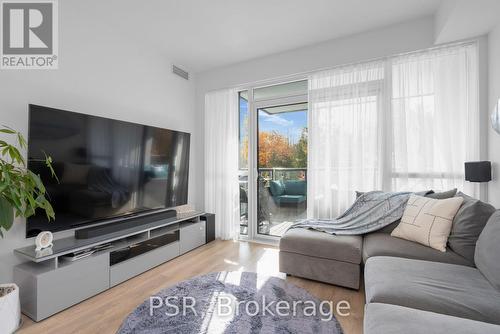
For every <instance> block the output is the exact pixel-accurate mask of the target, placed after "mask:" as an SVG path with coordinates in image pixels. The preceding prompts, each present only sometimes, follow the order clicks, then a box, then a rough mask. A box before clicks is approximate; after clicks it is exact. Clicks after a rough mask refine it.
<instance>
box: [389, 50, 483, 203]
mask: <svg viewBox="0 0 500 334" xmlns="http://www.w3.org/2000/svg"><path fill="white" fill-rule="evenodd" d="M391 69H392V129H393V131H392V134H393V135H392V138H391V139H392V150H393V155H392V156H393V160H392V172H393V175H392V187H391V188H392V189H394V190H422V189H439V190H447V189H451V188H458V189H460V190H462V191H464V192H465V193H467V194H469V195H471V196H474V197H478V196H479V189H478V186H477V185H476V184H474V183H470V182H465V181H464V162H465V161H474V160H479V106H478V63H477V49H476V45H475V44H474V45H466V46H453V47H447V48H442V49H437V50H430V51H424V52H420V53H416V54H410V55H405V56H400V57H395V58H393V59H391Z"/></svg>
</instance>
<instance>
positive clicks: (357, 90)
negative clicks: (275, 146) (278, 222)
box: [307, 62, 384, 219]
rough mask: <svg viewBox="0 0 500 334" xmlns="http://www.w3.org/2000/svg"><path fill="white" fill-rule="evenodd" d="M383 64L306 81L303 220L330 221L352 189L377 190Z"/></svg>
mask: <svg viewBox="0 0 500 334" xmlns="http://www.w3.org/2000/svg"><path fill="white" fill-rule="evenodd" d="M383 104H384V63H383V62H371V63H367V64H360V65H354V66H347V67H342V68H339V69H335V70H331V71H326V72H321V73H317V74H313V75H311V76H310V78H309V111H308V127H309V131H308V135H309V144H308V181H307V182H308V183H307V194H308V203H307V215H308V217H309V218H325V219H326V218H330V219H331V218H335V217H337V216H338V215H339V214H340V213H341V212H342V211H344V210H345V209H347V208H348V207H349V206H350V205H351V204H352V202H353V200H354V198H355V191H369V190H374V189H380V188H381V186H382V178H383V175H382V172H383V168H382V163H383V159H382V156H383V145H382V144H383V139H382V132H383V130H382V125H383V121H382V117H383V114H382V106H383Z"/></svg>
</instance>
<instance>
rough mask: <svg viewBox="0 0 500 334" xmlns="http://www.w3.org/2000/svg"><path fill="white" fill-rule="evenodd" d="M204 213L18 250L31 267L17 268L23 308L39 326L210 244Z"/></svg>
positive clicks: (24, 264) (15, 271)
mask: <svg viewBox="0 0 500 334" xmlns="http://www.w3.org/2000/svg"><path fill="white" fill-rule="evenodd" d="M201 215H202V213H196V214H192V215H187V216H184V217H182V218H179V217H177V218H170V219H163V220H159V221H156V222H152V223H149V224H147V225H143V226H138V227H135V228H129V229H127V230H123V231H120V232H118V233H113V235H106V236H102V237H99V238H93V239H75V238H74V237H69V238H64V239H59V240H56V241H55V242H54V246H53V247H52V248H51V249H48V250H45V251H42V252H35V247H34V246H30V247H25V248H19V249H16V250H15V253H16V254H19V255H21V256H23V257H25V258H27V259H29V260H30V262H26V263H23V264H20V265H18V266H16V267H15V268H14V281H15V283H16V284H17V285H18V286H19V288H20V289H19V292H20V298H21V309H22V312H23V313H24V314H26V315H27V316H29V317H30V318H31V319H33V320H35V321H40V320H43V319H45V318H47V317H49V316H51V315H53V314H55V313H57V312H60V311H62V310H64V309H65V308H68V307H70V306H72V305H75V304H77V303H79V302H81V301H83V300H85V299H87V298H89V297H92V296H94V295H96V294H98V293H100V292H102V291H105V290H107V289H109V288H111V287H113V286H115V285H117V284H120V283H121V282H124V281H126V280H128V279H129V278H132V277H134V276H136V275H139V274H141V273H143V272H144V271H147V270H149V269H151V268H153V267H156V266H158V265H160V264H162V263H164V262H166V261H169V260H171V259H173V258H175V257H177V256H179V255H181V254H184V253H186V252H189V251H190V250H192V249H194V248H196V247H199V246H201V245H203V244H205V243H206V225H205V221H202V220H201V219H200V216H201ZM102 245H109V247H110V248H106V249H101V250H98V251H96V252H95V253H93V254H92V255H90V256H88V257H85V258H82V259H80V260H76V261H65V258H66V257H65V255H67V254H70V253H74V252H78V251H82V250H88V249H95V248H96V247H99V246H102Z"/></svg>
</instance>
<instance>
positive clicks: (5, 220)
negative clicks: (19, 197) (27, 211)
mask: <svg viewBox="0 0 500 334" xmlns="http://www.w3.org/2000/svg"><path fill="white" fill-rule="evenodd" d="M13 222H14V210H13V209H12V206H11V205H10V203H9V202H8V201H7V200H6V199H5V198H3V197H0V227H3V228H4V229H5V230H6V231H8V230H10V228H11V227H12V223H13Z"/></svg>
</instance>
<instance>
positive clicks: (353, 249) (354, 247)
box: [280, 228, 362, 264]
mask: <svg viewBox="0 0 500 334" xmlns="http://www.w3.org/2000/svg"><path fill="white" fill-rule="evenodd" d="M361 246H362V238H361V236H357V235H331V234H328V233H324V232H318V231H313V230H308V229H303V228H294V229H291V230H288V231H287V232H286V233H285V234H284V235H283V236H282V237H281V240H280V251H285V252H290V253H297V254H303V255H309V256H313V257H319V258H324V259H330V260H338V261H343V262H349V263H354V264H359V263H361Z"/></svg>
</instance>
